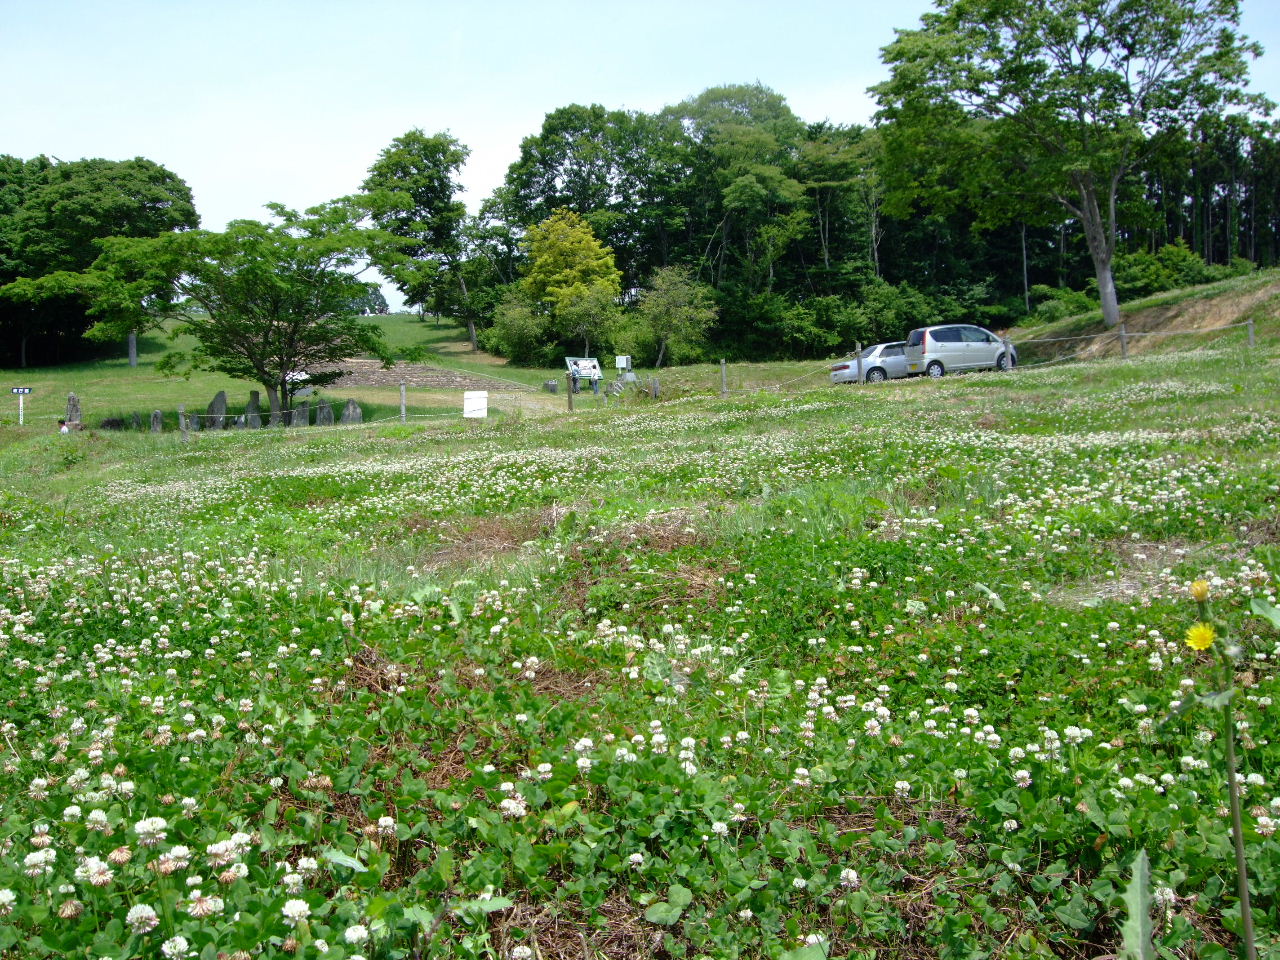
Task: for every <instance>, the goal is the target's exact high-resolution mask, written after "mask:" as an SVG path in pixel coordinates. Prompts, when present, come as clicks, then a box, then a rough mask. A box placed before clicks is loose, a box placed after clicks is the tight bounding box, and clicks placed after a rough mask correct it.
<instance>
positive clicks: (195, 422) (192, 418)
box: [187, 413, 200, 433]
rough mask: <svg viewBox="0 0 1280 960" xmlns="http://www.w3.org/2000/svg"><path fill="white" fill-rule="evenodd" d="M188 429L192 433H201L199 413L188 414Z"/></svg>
mask: <svg viewBox="0 0 1280 960" xmlns="http://www.w3.org/2000/svg"><path fill="white" fill-rule="evenodd" d="M187 429H188V430H190V431H191V432H192V433H199V432H200V414H198V413H188V414H187Z"/></svg>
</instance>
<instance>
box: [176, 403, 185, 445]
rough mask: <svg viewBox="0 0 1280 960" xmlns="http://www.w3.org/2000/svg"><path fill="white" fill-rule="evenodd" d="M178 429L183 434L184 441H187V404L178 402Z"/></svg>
mask: <svg viewBox="0 0 1280 960" xmlns="http://www.w3.org/2000/svg"><path fill="white" fill-rule="evenodd" d="M178 430H179V432H181V434H182V442H183V443H186V442H187V405H186V404H185V403H180V404H178Z"/></svg>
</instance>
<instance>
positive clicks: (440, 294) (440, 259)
mask: <svg viewBox="0 0 1280 960" xmlns="http://www.w3.org/2000/svg"><path fill="white" fill-rule="evenodd" d="M469 155H470V151H469V150H468V149H467V148H466V147H465V146H463V145H462V144H461V143H459V142H458V141H457V140H456V139H454V138H453V137H452V136H450V135H449V134H447V133H437V134H434V135H431V136H428V135H427V134H426V133H424V132H423V131H422V130H419V129H414V130H410V131H409V132H408V133H406V134H404V135H403V136H400V137H396V139H395V140H393V141H392V142H391V145H390V146H389V147H387V148H386V149H385V150H383V151H382V153H381V154H380V155H379V157H378V159H377V160H376V161H375V162H374V164H373V166H371V167H370V168H369V176H368V177H367V178H365V181H364V186H363V189H364V190H365V192H366V193H369V194H371V195H372V196H374V197H375V198H376V200H375V201H374V203H373V209H374V220H375V222H376V223H377V224H378V226H379V227H381V228H382V229H383V230H385V231H387V232H388V233H390V234H392V235H394V236H396V237H400V238H401V239H402V240H403V241H404V243H402V244H399V245H395V246H390V245H387V246H384V248H383V251H382V254H381V256H380V260H379V263H378V266H379V268H380V269H381V270H382V271H383V272H384V273H386V274H387V276H388V277H390V279H391V281H392V282H393V283H394V284H395V285H396V287H397V288H398V289H399V290H400V292H401V293H402V294H403V295H404V298H405V303H407V304H410V305H413V306H420V307H422V308H423V309H430V310H432V311H434V312H435V313H436V314H437V315H439V316H449V317H453V318H455V319H459V320H461V321H463V322H464V323H465V324H466V327H467V336H468V339H470V341H471V347H472V349H475V347H476V327H475V313H474V311H472V310H470V309H469V304H468V291H467V282H466V276H465V272H464V271H463V269H462V255H463V241H464V238H463V225H464V223H465V221H466V216H467V209H466V207H465V206H464V205H463V203H462V201H461V200H459V199H457V195H458V193H459V192H460V191H461V189H462V186H461V184H459V183H458V181H457V176H458V173H459V171H460V170H461V169H462V165H463V164H464V163H466V161H467V157H468V156H469Z"/></svg>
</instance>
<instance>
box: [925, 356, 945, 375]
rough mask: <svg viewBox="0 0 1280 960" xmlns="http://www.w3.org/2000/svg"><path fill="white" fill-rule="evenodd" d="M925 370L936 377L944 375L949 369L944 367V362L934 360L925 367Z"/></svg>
mask: <svg viewBox="0 0 1280 960" xmlns="http://www.w3.org/2000/svg"><path fill="white" fill-rule="evenodd" d="M924 372H925V373H926V374H927V375H928V376H930V377H933V378H935V379H936V378H938V377H940V376H942V375H943V374H944V373H946V372H947V371H946V368H944V367H943V366H942V364H940V363H939V362H938V361H937V360H933V361H930V363H929V365H928V366H927V367H925V368H924Z"/></svg>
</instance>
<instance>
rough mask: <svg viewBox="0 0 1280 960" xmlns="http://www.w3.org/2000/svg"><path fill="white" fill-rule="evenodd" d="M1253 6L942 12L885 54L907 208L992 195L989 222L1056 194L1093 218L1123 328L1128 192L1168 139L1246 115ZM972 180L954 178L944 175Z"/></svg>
mask: <svg viewBox="0 0 1280 960" xmlns="http://www.w3.org/2000/svg"><path fill="white" fill-rule="evenodd" d="M1239 13H1240V10H1239V0H1143V2H1136V0H938V4H937V11H936V12H933V13H928V14H926V15H925V16H924V17H923V19H922V25H921V27H920V28H919V29H917V30H909V31H903V32H901V33H899V35H898V38H897V39H896V40H895V41H894V42H893V43H892V44H890V45H889V46H888V47H886V48H885V50H884V59H885V62H886V63H888V64H889V66H890V68H891V70H892V76H891V78H890V79H889V80H888V81H887V82H885V83H883V84H881V85H879V86H878V87H876V88H875V92H876V95H877V96H878V98H879V102H880V105H881V112H880V114H879V117H880V120H881V122H882V129H883V132H884V138H885V146H886V151H887V154H888V163H886V165H885V167H884V172H885V175H886V176H887V177H888V178H889V181H890V188H891V191H892V192H893V194H894V197H895V199H896V200H897V201H898V203H899V207H900V208H901V207H902V206H905V205H906V204H908V203H910V202H911V201H912V200H916V199H919V198H922V197H923V198H928V199H930V200H932V201H935V202H938V201H941V202H946V201H947V200H954V199H955V196H956V195H955V193H954V192H952V193H950V195H949V188H959V189H960V190H962V191H965V192H967V194H968V196H970V197H973V196H977V195H984V201H983V202H982V203H981V204H978V205H976V206H977V212H978V214H979V216H980V217H981V218H982V219H984V220H985V221H987V222H988V223H993V222H998V221H1000V220H1011V219H1016V218H1018V217H1019V216H1020V215H1025V213H1026V211H1027V210H1028V209H1029V208H1031V209H1034V208H1035V206H1036V205H1037V204H1040V205H1042V204H1043V201H1044V200H1045V199H1046V198H1047V199H1050V200H1052V201H1053V202H1055V203H1057V204H1059V205H1061V206H1062V207H1063V208H1065V209H1066V210H1067V211H1069V212H1070V214H1071V216H1073V217H1074V218H1075V219H1076V220H1078V221H1079V223H1080V225H1081V227H1082V229H1083V231H1084V235H1085V239H1086V241H1087V244H1088V249H1089V254H1090V256H1091V258H1092V260H1093V266H1094V272H1095V274H1096V276H1097V280H1098V290H1099V293H1100V295H1101V299H1102V307H1103V316H1104V318H1105V320H1106V322H1107V324H1108V325H1114V324H1116V323H1118V322H1119V318H1120V314H1119V305H1118V301H1117V298H1116V290H1115V284H1114V282H1113V279H1112V271H1111V264H1112V258H1113V257H1114V255H1115V251H1116V235H1117V204H1118V200H1119V197H1120V191H1121V185H1122V183H1123V182H1124V179H1125V177H1126V176H1127V175H1128V174H1129V173H1130V172H1131V171H1133V170H1134V169H1135V168H1136V167H1137V166H1138V165H1139V164H1140V163H1142V161H1143V159H1144V158H1145V157H1146V155H1147V151H1148V148H1149V145H1150V143H1151V142H1152V137H1153V135H1154V134H1156V133H1158V132H1160V131H1165V130H1170V129H1178V128H1183V129H1185V128H1188V127H1190V126H1191V125H1192V124H1194V123H1195V122H1196V120H1197V119H1198V118H1200V117H1202V116H1204V115H1206V114H1207V113H1212V112H1214V111H1220V110H1222V109H1223V108H1224V107H1227V106H1230V105H1244V106H1252V107H1261V106H1264V101H1263V100H1262V99H1261V98H1260V97H1257V96H1253V95H1250V94H1248V93H1246V92H1245V90H1244V83H1245V78H1246V72H1247V61H1248V59H1249V57H1250V56H1257V55H1258V54H1259V53H1260V52H1261V51H1260V49H1259V48H1258V47H1257V45H1256V44H1253V43H1250V42H1249V41H1248V40H1247V39H1245V38H1244V37H1242V36H1241V35H1240V34H1239V33H1238V32H1237V26H1238V23H1239ZM957 168H958V169H960V170H961V171H962V174H961V176H959V177H958V178H956V179H955V180H952V181H951V182H950V183H949V182H948V178H947V177H946V176H945V175H940V174H939V171H945V170H955V169H957Z"/></svg>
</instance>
